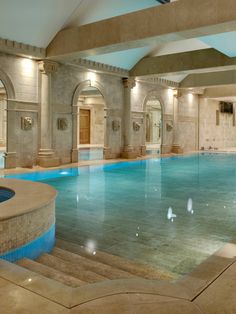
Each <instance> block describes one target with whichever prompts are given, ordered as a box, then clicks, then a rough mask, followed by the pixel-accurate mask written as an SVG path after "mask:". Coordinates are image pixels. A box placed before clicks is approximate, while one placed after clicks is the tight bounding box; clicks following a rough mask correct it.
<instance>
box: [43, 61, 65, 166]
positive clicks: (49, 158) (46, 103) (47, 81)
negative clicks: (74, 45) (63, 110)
mask: <svg viewBox="0 0 236 314" xmlns="http://www.w3.org/2000/svg"><path fill="white" fill-rule="evenodd" d="M57 67H58V64H57V63H56V62H53V61H50V60H44V61H40V62H39V71H40V76H41V77H40V83H41V84H40V87H41V90H40V96H41V97H40V99H41V103H40V107H41V108H40V110H41V111H40V149H39V153H38V164H39V165H40V166H41V167H55V166H58V165H59V164H60V161H59V158H58V157H56V156H55V152H54V151H53V148H52V119H53V116H52V103H51V75H52V73H54V72H56V70H57Z"/></svg>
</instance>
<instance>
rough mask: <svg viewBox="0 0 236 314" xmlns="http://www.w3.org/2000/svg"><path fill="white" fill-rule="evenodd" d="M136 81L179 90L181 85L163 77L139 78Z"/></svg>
mask: <svg viewBox="0 0 236 314" xmlns="http://www.w3.org/2000/svg"><path fill="white" fill-rule="evenodd" d="M136 81H140V82H145V83H152V84H155V85H156V84H158V85H161V86H163V87H173V88H179V86H180V84H179V83H177V82H174V81H170V80H167V79H164V78H161V77H147V78H144V77H143V78H138V79H136Z"/></svg>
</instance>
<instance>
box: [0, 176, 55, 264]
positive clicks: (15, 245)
mask: <svg viewBox="0 0 236 314" xmlns="http://www.w3.org/2000/svg"><path fill="white" fill-rule="evenodd" d="M56 195H57V192H56V190H55V189H54V188H53V187H51V186H49V185H47V184H43V183H38V182H32V181H24V180H17V179H0V258H3V259H6V260H8V261H11V262H14V261H17V260H18V259H21V258H24V257H27V258H31V259H35V258H37V257H38V256H39V255H41V254H42V253H45V252H50V251H51V250H52V248H53V246H54V244H55V198H56Z"/></svg>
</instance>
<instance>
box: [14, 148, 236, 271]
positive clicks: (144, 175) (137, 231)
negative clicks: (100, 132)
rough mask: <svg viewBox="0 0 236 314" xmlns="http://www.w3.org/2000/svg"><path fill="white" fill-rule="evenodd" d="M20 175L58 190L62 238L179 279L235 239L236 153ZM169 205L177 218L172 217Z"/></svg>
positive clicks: (57, 211)
mask: <svg viewBox="0 0 236 314" xmlns="http://www.w3.org/2000/svg"><path fill="white" fill-rule="evenodd" d="M9 177H13V176H9ZM14 177H21V178H23V179H29V180H30V179H31V180H40V181H43V182H45V183H48V184H50V185H52V186H54V187H55V188H56V189H57V190H58V191H59V195H58V198H57V209H56V217H57V231H56V233H57V237H59V238H63V239H65V240H69V241H72V242H76V243H79V244H81V245H85V246H89V247H90V249H91V252H96V250H103V251H106V252H109V253H112V254H115V255H119V256H122V257H125V258H128V259H131V260H135V261H139V262H142V263H146V264H149V265H152V266H156V267H160V268H162V269H164V270H166V271H168V272H170V273H172V274H174V275H176V276H179V275H182V274H185V273H188V272H189V271H191V270H192V269H193V268H194V267H195V266H196V265H198V264H199V263H200V262H202V261H203V260H204V259H206V258H207V257H208V256H209V255H211V254H212V253H214V252H215V251H216V250H217V249H218V248H220V247H221V246H222V245H223V244H224V243H225V242H227V241H230V240H231V239H232V238H233V237H235V236H236V155H235V154H195V155H191V156H185V157H174V158H163V159H150V160H144V161H137V162H136V161H135V162H125V163H117V164H112V165H104V166H97V167H96V166H92V167H81V168H80V169H78V168H70V169H63V170H56V171H45V172H40V173H34V174H23V175H20V176H19V175H17V176H14ZM190 199H191V200H190ZM191 203H192V208H191ZM187 204H188V205H187ZM169 207H172V214H175V215H176V218H174V217H173V219H168V218H171V217H170V216H169V217H168V209H169ZM187 208H188V210H187ZM172 220H173V221H172Z"/></svg>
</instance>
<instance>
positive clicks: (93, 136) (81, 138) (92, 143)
mask: <svg viewBox="0 0 236 314" xmlns="http://www.w3.org/2000/svg"><path fill="white" fill-rule="evenodd" d="M101 89H102V88H101V87H100V84H99V83H97V82H93V84H91V81H90V80H88V81H85V82H83V83H81V84H80V85H79V86H78V87H77V89H76V92H75V95H74V99H73V106H75V107H76V118H74V124H75V125H76V127H74V128H73V135H74V136H73V137H74V140H73V142H76V148H77V150H78V151H79V159H80V160H99V159H103V158H104V157H103V154H104V146H105V144H106V102H105V97H104V93H103V92H102V91H101ZM75 133H76V134H75ZM75 139H76V140H75ZM74 147H75V143H74Z"/></svg>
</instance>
